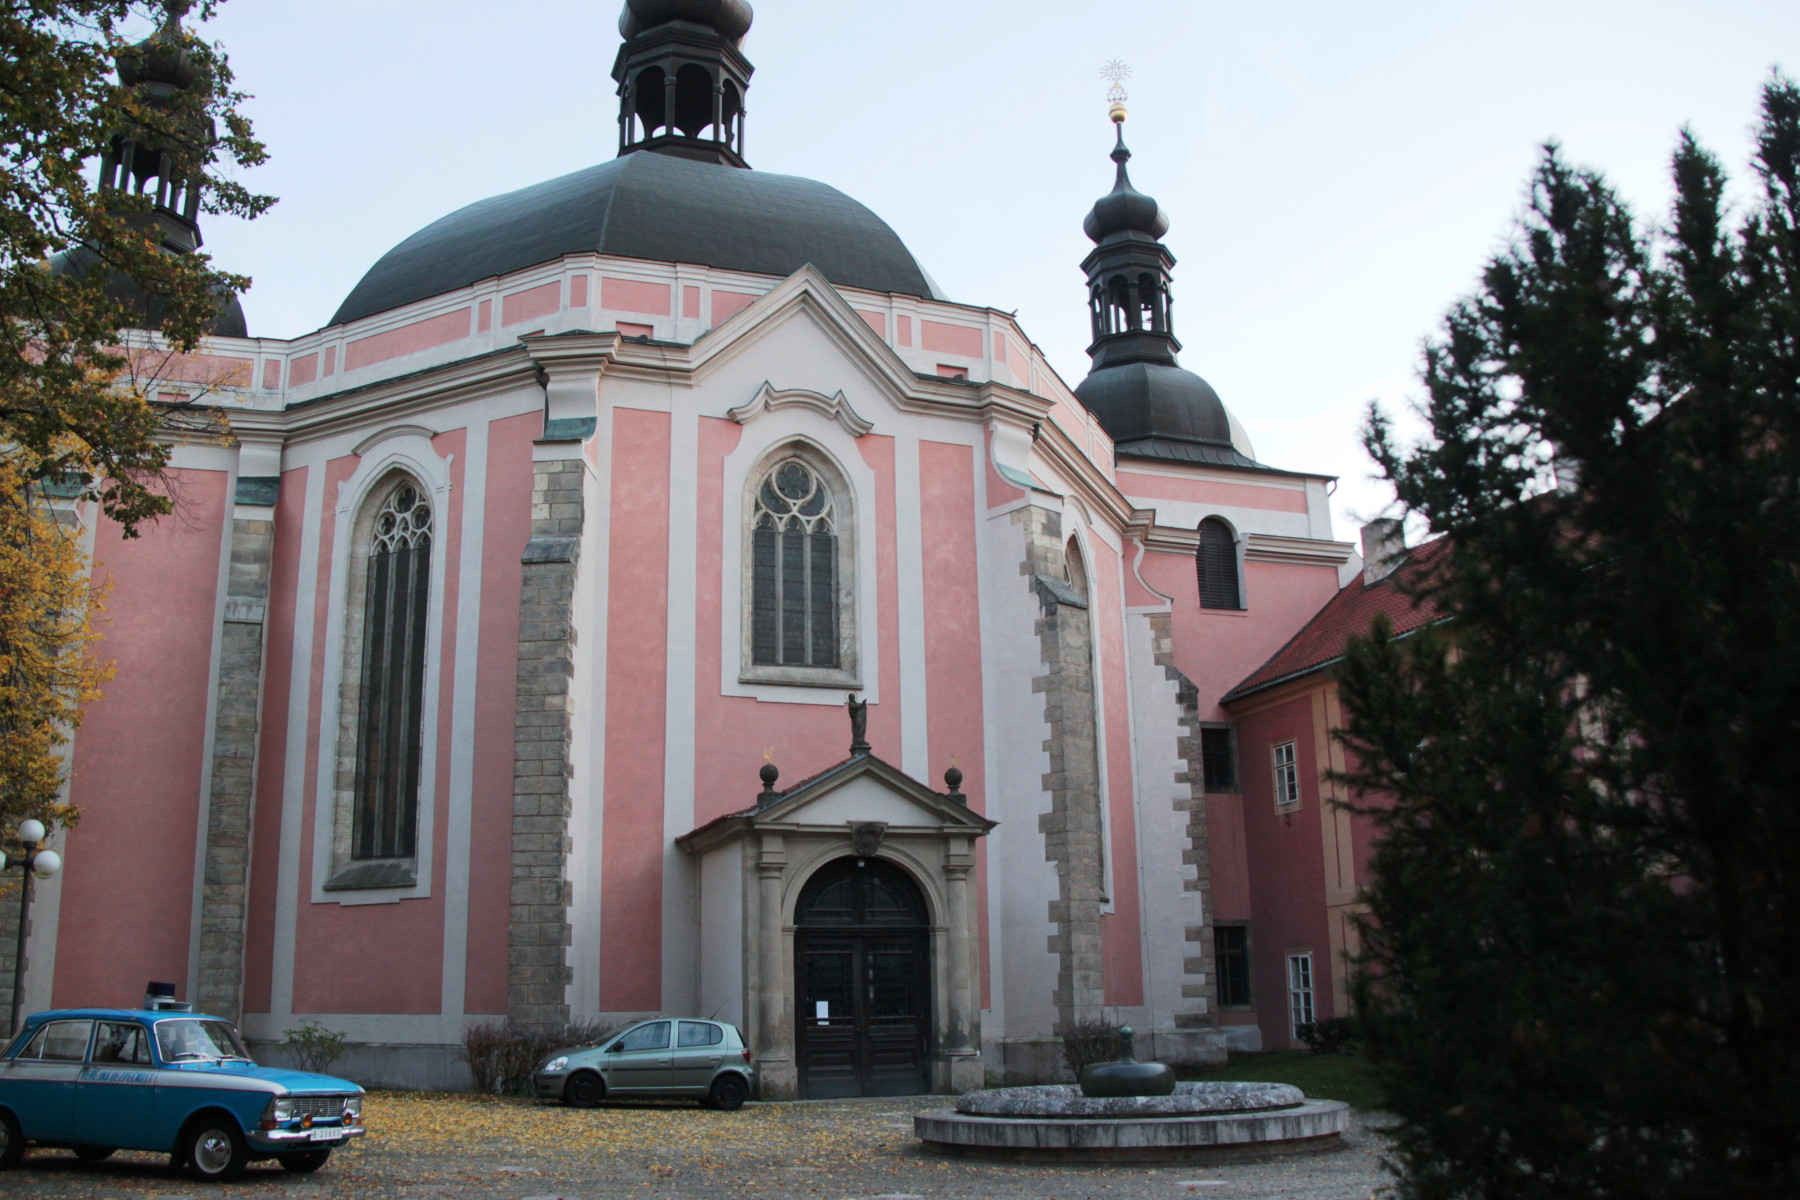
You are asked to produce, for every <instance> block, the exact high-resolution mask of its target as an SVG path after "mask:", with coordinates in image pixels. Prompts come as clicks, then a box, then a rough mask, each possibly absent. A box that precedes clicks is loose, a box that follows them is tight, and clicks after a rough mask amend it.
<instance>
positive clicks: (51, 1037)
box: [19, 1021, 94, 1062]
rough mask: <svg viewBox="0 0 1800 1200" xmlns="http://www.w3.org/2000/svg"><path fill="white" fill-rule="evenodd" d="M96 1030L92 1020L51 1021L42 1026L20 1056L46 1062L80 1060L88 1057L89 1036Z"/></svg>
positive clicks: (20, 1052)
mask: <svg viewBox="0 0 1800 1200" xmlns="http://www.w3.org/2000/svg"><path fill="white" fill-rule="evenodd" d="M93 1032H94V1023H93V1022H92V1021H50V1022H48V1023H46V1024H45V1025H44V1026H43V1027H42V1028H40V1029H39V1030H38V1031H37V1033H36V1034H35V1035H33V1036H32V1039H31V1041H30V1042H29V1043H28V1044H27V1045H26V1047H25V1049H23V1050H21V1051H19V1057H20V1058H30V1059H39V1060H42V1061H44V1062H80V1061H81V1060H82V1059H84V1058H86V1057H87V1049H88V1038H89V1036H90V1035H91V1034H92V1033H93Z"/></svg>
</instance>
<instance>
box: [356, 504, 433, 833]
mask: <svg viewBox="0 0 1800 1200" xmlns="http://www.w3.org/2000/svg"><path fill="white" fill-rule="evenodd" d="M430 581H431V505H430V502H429V501H428V500H427V499H426V497H425V493H424V491H423V489H421V488H420V487H419V486H418V485H417V484H415V483H414V482H413V481H412V480H411V479H407V478H404V477H403V478H402V479H401V480H400V481H399V482H398V483H397V484H396V485H395V486H393V487H392V488H391V489H390V490H389V491H388V493H387V494H386V496H385V497H384V498H383V499H382V500H381V501H380V502H379V504H378V505H377V506H376V508H375V519H374V523H373V526H372V527H371V529H370V533H369V543H368V563H367V566H366V569H365V573H364V590H363V606H362V655H361V660H362V661H361V672H360V677H359V680H358V684H359V686H358V688H357V692H358V698H357V716H356V780H355V805H354V815H353V818H352V828H351V838H350V857H351V858H352V859H371V858H407V857H411V856H412V855H414V854H415V853H416V852H417V848H416V845H415V843H416V841H417V833H418V824H419V821H418V816H419V754H420V735H421V725H422V722H423V719H424V704H425V652H426V646H425V626H426V615H427V613H428V611H429V605H430V600H431V586H430Z"/></svg>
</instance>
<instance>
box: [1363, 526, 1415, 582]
mask: <svg viewBox="0 0 1800 1200" xmlns="http://www.w3.org/2000/svg"><path fill="white" fill-rule="evenodd" d="M1404 557H1406V530H1405V528H1404V527H1403V526H1402V525H1401V524H1400V522H1399V521H1396V520H1395V519H1394V518H1392V517H1378V518H1376V519H1375V520H1373V521H1370V522H1369V523H1368V524H1367V525H1364V526H1363V527H1362V558H1363V586H1364V587H1369V586H1370V585H1372V584H1376V583H1380V582H1381V581H1382V580H1383V579H1386V578H1387V577H1388V576H1389V575H1392V574H1393V573H1394V568H1395V567H1397V566H1399V565H1400V560H1401V559H1403V558H1404Z"/></svg>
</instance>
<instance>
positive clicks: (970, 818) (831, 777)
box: [676, 753, 997, 1100]
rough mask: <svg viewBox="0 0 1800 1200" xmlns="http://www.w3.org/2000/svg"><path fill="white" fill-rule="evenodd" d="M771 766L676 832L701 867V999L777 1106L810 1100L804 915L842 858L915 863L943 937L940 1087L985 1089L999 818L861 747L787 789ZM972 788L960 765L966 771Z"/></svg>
mask: <svg viewBox="0 0 1800 1200" xmlns="http://www.w3.org/2000/svg"><path fill="white" fill-rule="evenodd" d="M776 777H777V776H776V772H775V771H774V769H773V768H772V767H769V766H765V767H764V768H763V778H764V787H763V791H762V793H761V794H760V795H758V796H757V798H756V804H755V806H754V807H752V808H747V809H744V810H743V811H741V812H735V813H731V814H729V815H727V816H723V817H719V818H717V819H716V820H713V821H709V822H708V823H707V824H705V825H702V826H701V827H700V828H698V829H696V830H694V831H693V832H692V833H688V834H685V835H683V836H682V837H680V838H677V839H676V845H678V846H680V847H681V848H682V849H683V850H684V851H686V852H687V853H688V854H690V855H692V856H693V857H694V858H695V860H696V861H697V862H698V864H699V870H698V871H697V875H698V878H699V888H700V897H699V913H700V963H699V974H700V988H699V992H700V1001H701V1004H700V1007H701V1008H702V1009H703V1010H706V1011H708V1012H716V1013H717V1015H718V1019H720V1020H730V1021H733V1022H734V1023H736V1024H737V1025H738V1026H739V1028H741V1029H742V1030H743V1031H744V1035H745V1037H746V1038H747V1039H748V1040H749V1042H750V1046H751V1048H752V1049H753V1050H754V1051H755V1052H756V1058H757V1065H758V1071H759V1077H760V1082H761V1094H762V1098H763V1099H765V1100H791V1099H794V1098H796V1097H797V1096H798V1095H799V1070H798V1064H797V1062H796V1059H795V1052H794V1050H795V1034H794V911H795V907H796V905H797V904H798V902H799V898H800V890H801V888H802V887H804V886H805V884H806V881H807V880H808V879H810V878H811V877H812V875H813V873H814V872H815V871H817V870H818V869H819V868H820V867H822V866H824V865H825V864H826V863H828V862H830V861H831V860H833V859H836V858H841V857H844V856H845V855H850V854H855V855H859V856H862V857H866V858H876V859H880V860H883V861H885V862H889V863H892V864H893V865H895V866H897V867H899V868H900V869H902V870H904V871H905V872H906V873H907V874H908V875H910V876H911V877H912V878H913V880H914V881H915V882H917V883H918V885H919V887H920V889H921V890H922V891H923V892H924V893H925V904H926V907H927V909H928V913H929V920H930V928H929V934H928V936H929V938H930V941H931V975H932V978H931V988H930V995H931V1007H932V1028H931V1032H932V1037H931V1051H930V1056H929V1057H930V1079H931V1087H932V1089H933V1090H934V1091H937V1092H945V1093H949V1092H964V1091H968V1090H971V1089H973V1088H978V1087H980V1086H981V1084H982V1064H981V984H980V974H979V970H980V965H979V961H978V958H979V954H978V951H979V946H980V939H979V937H978V930H977V926H976V911H977V910H976V903H975V896H974V894H973V891H972V889H973V886H974V880H973V878H972V876H973V873H974V867H975V839H976V838H979V837H985V836H986V835H987V833H988V832H989V831H990V830H992V829H993V828H994V827H995V825H996V824H997V823H996V822H994V821H990V820H988V819H987V818H986V817H983V816H981V815H980V814H979V813H976V812H973V811H972V810H970V808H969V806H968V802H967V801H966V800H965V799H964V798H963V797H962V796H961V794H960V793H958V792H956V791H954V790H952V791H951V792H949V793H947V794H946V793H943V792H934V791H932V790H931V789H930V788H929V787H926V786H925V785H924V784H922V783H920V782H919V781H918V780H916V779H914V778H912V777H911V776H910V775H907V774H905V773H904V772H902V771H901V770H899V769H898V768H897V767H894V766H892V765H891V764H889V763H886V762H884V761H882V760H881V759H879V758H877V757H875V756H874V755H873V754H868V753H859V754H855V755H853V756H851V757H850V758H848V759H846V760H845V761H843V762H841V763H839V764H838V765H837V766H834V767H832V768H830V769H829V770H826V771H823V772H821V773H820V774H818V775H815V776H813V777H812V778H810V779H807V780H804V781H802V782H800V783H798V784H796V785H795V786H793V787H791V788H789V789H788V790H786V791H783V792H778V791H776V790H775V789H774V783H775V779H776ZM954 778H955V779H956V780H957V781H959V782H960V780H961V773H960V772H956V773H954Z"/></svg>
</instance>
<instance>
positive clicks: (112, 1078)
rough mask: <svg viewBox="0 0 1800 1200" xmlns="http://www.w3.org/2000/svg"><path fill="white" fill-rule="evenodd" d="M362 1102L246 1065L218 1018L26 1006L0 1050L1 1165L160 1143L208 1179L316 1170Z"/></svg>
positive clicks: (233, 1033) (231, 1032) (303, 1076)
mask: <svg viewBox="0 0 1800 1200" xmlns="http://www.w3.org/2000/svg"><path fill="white" fill-rule="evenodd" d="M362 1101H363V1090H362V1089H361V1088H360V1087H358V1086H356V1085H355V1084H354V1083H351V1082H350V1081H349V1080H346V1079H334V1078H332V1077H331V1076H329V1075H312V1074H308V1073H307V1072H305V1071H287V1070H281V1069H278V1068H273V1067H259V1066H257V1065H256V1063H254V1062H253V1061H251V1059H250V1056H249V1055H247V1054H245V1053H244V1043H243V1042H242V1041H240V1040H239V1038H238V1033H237V1030H236V1029H235V1028H234V1027H233V1026H232V1024H231V1022H229V1021H223V1020H220V1019H219V1018H217V1017H208V1016H203V1015H201V1014H199V1013H191V1012H175V1011H168V1010H160V1011H134V1010H129V1009H119V1008H77V1009H64V1010H61V1011H56V1012H41V1013H34V1014H33V1015H32V1016H30V1017H29V1018H27V1019H26V1021H25V1027H24V1028H23V1029H22V1030H20V1031H19V1034H18V1036H17V1037H15V1038H13V1040H12V1043H11V1044H10V1045H8V1046H7V1047H6V1051H5V1054H4V1056H3V1057H0V1167H12V1166H16V1165H17V1164H18V1162H19V1160H20V1159H21V1158H23V1157H24V1155H25V1150H26V1147H27V1146H28V1145H32V1144H36V1145H39V1146H57V1147H63V1148H67V1149H71V1150H74V1151H75V1153H76V1154H77V1155H78V1156H79V1157H81V1158H83V1159H86V1160H88V1161H90V1162H91V1161H98V1160H100V1159H103V1158H105V1157H106V1156H107V1155H109V1154H111V1153H112V1152H113V1151H115V1150H150V1151H155V1152H159V1153H164V1152H166V1153H167V1154H169V1155H170V1162H171V1164H172V1165H174V1166H176V1167H178V1168H179V1167H185V1168H187V1171H188V1173H189V1174H191V1175H193V1176H194V1177H195V1178H197V1179H202V1180H208V1181H223V1180H227V1179H232V1178H235V1177H236V1176H237V1175H239V1174H240V1173H242V1171H243V1170H244V1168H245V1167H246V1166H247V1165H249V1164H250V1163H251V1162H253V1161H256V1160H258V1159H268V1158H273V1159H275V1160H277V1161H278V1162H280V1163H281V1165H282V1166H283V1167H286V1168H287V1169H288V1170H290V1171H316V1170H318V1169H319V1168H320V1167H322V1166H324V1165H325V1161H326V1160H327V1159H328V1158H330V1157H331V1152H332V1150H334V1149H335V1148H337V1147H338V1146H341V1145H343V1144H344V1143H345V1142H346V1141H348V1140H349V1139H351V1138H358V1137H361V1136H362V1135H363V1132H364V1130H363V1125H362Z"/></svg>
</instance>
